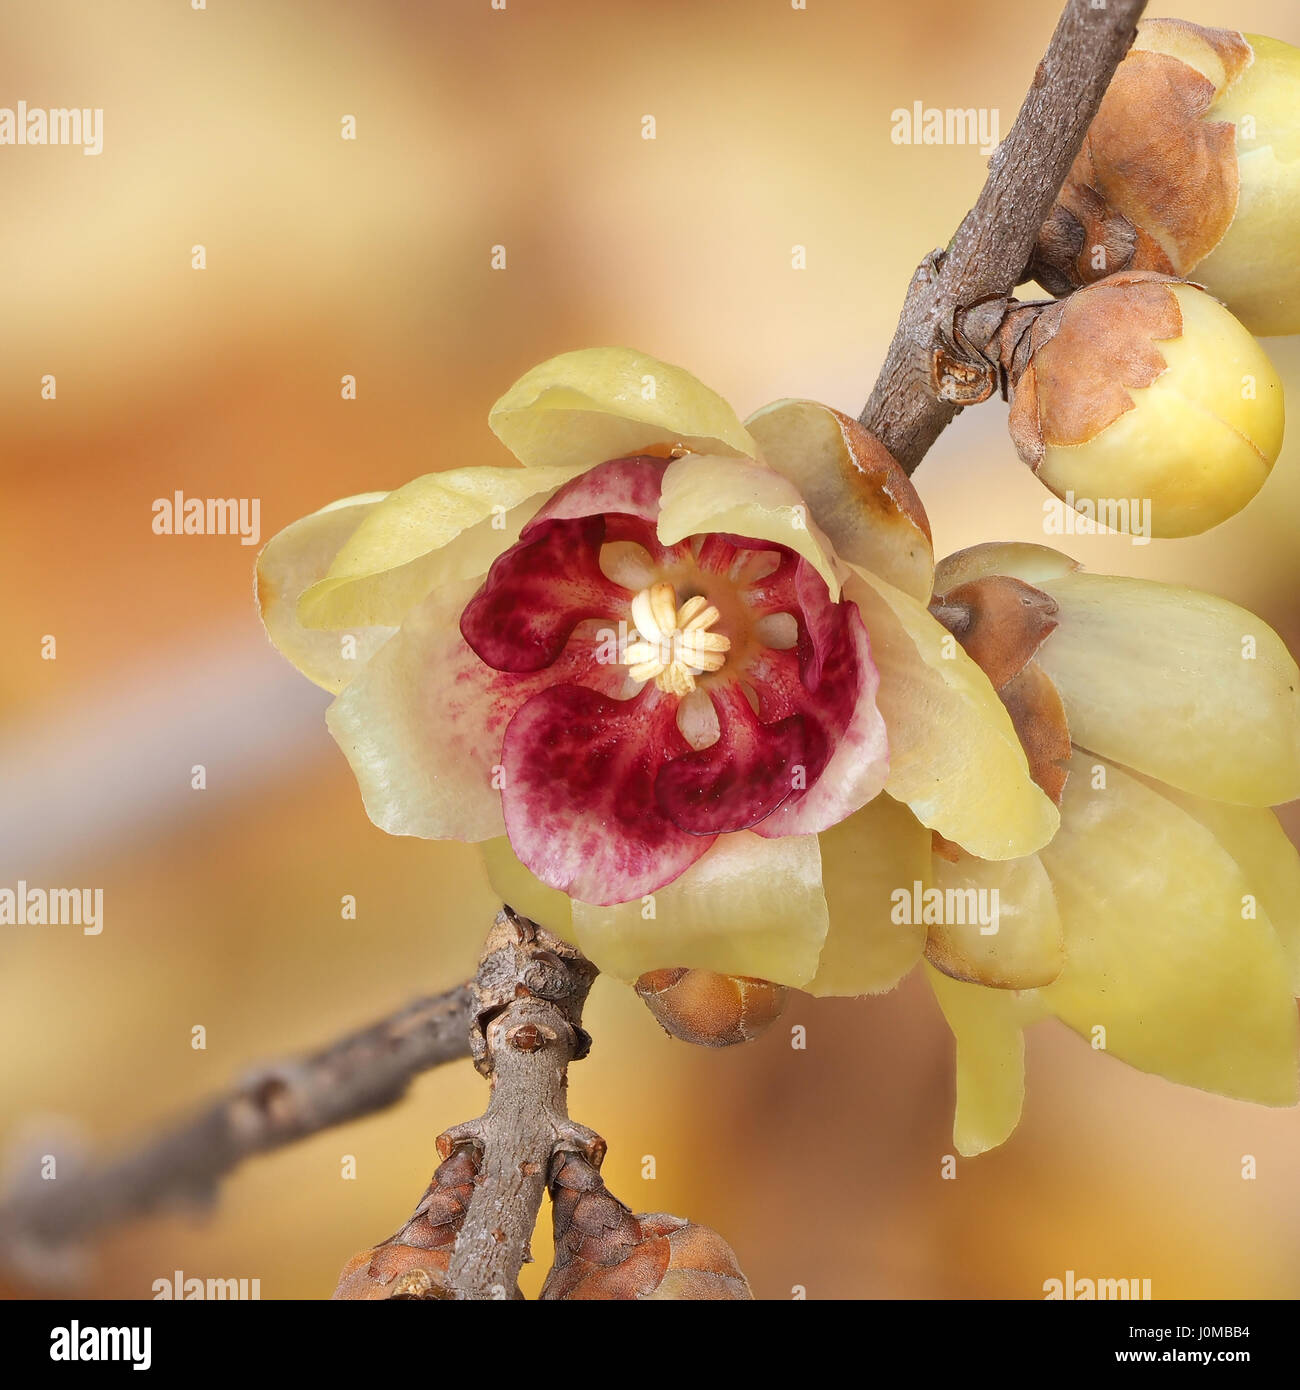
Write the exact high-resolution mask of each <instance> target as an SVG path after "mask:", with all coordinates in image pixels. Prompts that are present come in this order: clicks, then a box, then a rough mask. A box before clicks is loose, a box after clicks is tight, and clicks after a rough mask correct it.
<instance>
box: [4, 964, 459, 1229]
mask: <svg viewBox="0 0 1300 1390" xmlns="http://www.w3.org/2000/svg"><path fill="white" fill-rule="evenodd" d="M472 1007H473V1005H472V997H471V992H470V988H469V986H468V985H461V986H459V987H458V988H457V989H454V990H451V991H450V992H448V993H447V994H440V995H436V996H434V997H432V998H427V999H419V1000H416V1001H415V1002H414V1003H411V1004H408V1005H406V1007H405V1008H403V1009H401V1010H400V1011H399V1012H397V1013H395V1014H392V1015H391V1016H390V1017H388V1018H385V1019H383V1020H381V1021H380V1022H378V1023H376V1024H373V1025H372V1026H370V1027H368V1028H365V1029H363V1030H362V1031H360V1032H357V1033H353V1034H352V1035H350V1036H349V1037H345V1038H342V1039H340V1040H339V1041H337V1042H333V1043H331V1044H330V1045H329V1046H327V1047H325V1048H322V1049H321V1050H319V1051H317V1052H313V1053H309V1054H308V1055H307V1056H305V1057H299V1058H293V1059H290V1060H288V1061H284V1062H276V1063H272V1064H270V1065H267V1066H263V1067H260V1068H258V1069H257V1070H256V1071H255V1072H253V1073H251V1074H250V1075H249V1076H247V1077H246V1078H245V1079H244V1080H243V1081H241V1082H240V1083H239V1084H238V1085H237V1086H235V1087H234V1089H232V1090H231V1091H230V1092H229V1093H228V1094H226V1095H224V1096H222V1097H221V1098H220V1099H218V1100H216V1101H215V1102H213V1103H212V1104H210V1105H209V1106H207V1107H206V1108H205V1109H204V1110H202V1111H200V1112H199V1113H198V1114H196V1115H195V1116H193V1117H192V1118H190V1119H187V1120H184V1121H182V1122H181V1123H179V1124H177V1125H175V1126H174V1127H172V1128H170V1129H167V1130H165V1131H164V1132H163V1133H161V1134H160V1135H158V1136H157V1137H156V1138H153V1139H151V1140H149V1141H147V1142H146V1143H144V1144H142V1145H141V1146H140V1147H139V1148H138V1149H136V1150H134V1151H133V1152H130V1153H128V1154H126V1155H124V1156H123V1157H121V1158H119V1159H117V1160H116V1161H114V1162H112V1163H109V1164H107V1165H104V1166H102V1167H91V1168H87V1169H84V1170H81V1171H77V1170H76V1169H75V1168H74V1169H73V1170H72V1171H71V1172H68V1173H67V1175H66V1176H61V1177H59V1178H57V1179H55V1180H54V1181H52V1182H41V1181H36V1180H32V1181H30V1182H25V1183H23V1184H22V1186H21V1188H20V1189H19V1190H17V1191H15V1192H13V1193H12V1194H11V1195H10V1196H9V1197H8V1199H7V1200H6V1201H5V1203H4V1205H3V1206H0V1254H8V1255H11V1256H12V1255H17V1254H21V1253H24V1252H25V1253H28V1254H35V1255H39V1253H40V1251H41V1250H46V1251H53V1250H57V1249H58V1248H59V1247H62V1246H65V1245H67V1244H69V1243H72V1242H77V1241H80V1240H81V1239H83V1238H84V1237H86V1236H88V1235H90V1234H91V1233H93V1232H94V1231H96V1230H98V1229H101V1228H102V1227H104V1226H108V1225H110V1224H113V1223H115V1222H120V1221H125V1220H128V1219H130V1218H132V1217H138V1216H143V1215H146V1214H148V1213H150V1212H153V1211H157V1210H159V1209H161V1208H166V1207H170V1206H175V1205H178V1204H182V1205H184V1204H189V1205H194V1204H207V1203H209V1202H211V1201H212V1200H213V1198H214V1196H215V1194H216V1189H217V1186H218V1184H219V1182H220V1181H221V1179H222V1178H223V1177H225V1176H226V1174H227V1173H229V1172H230V1171H231V1170H232V1169H233V1168H235V1167H236V1166H237V1165H238V1164H239V1163H240V1162H241V1161H242V1160H243V1159H245V1158H247V1157H249V1156H250V1155H252V1154H256V1153H264V1152H266V1151H267V1150H268V1149H276V1148H281V1147H283V1146H284V1145H285V1144H290V1143H292V1142H293V1141H294V1140H297V1139H302V1138H304V1137H305V1136H307V1135H309V1134H315V1133H317V1132H318V1131H320V1130H323V1129H328V1128H330V1127H331V1126H332V1125H337V1124H342V1123H343V1122H344V1121H346V1120H352V1119H356V1118H357V1117H358V1116H360V1115H368V1114H370V1113H371V1112H372V1111H375V1110H382V1109H384V1108H386V1107H387V1106H389V1105H391V1104H392V1103H393V1102H394V1101H396V1100H398V1099H399V1098H400V1097H401V1096H402V1095H403V1094H404V1093H405V1091H406V1088H407V1086H408V1085H409V1083H410V1081H411V1079H412V1077H414V1076H417V1075H419V1073H420V1072H423V1071H427V1070H428V1069H429V1068H430V1067H436V1066H438V1065H439V1064H440V1063H442V1062H449V1061H452V1060H453V1059H455V1058H457V1057H466V1056H468V1055H469V1053H470V1042H469V1026H470V1016H471V1010H472Z"/></svg>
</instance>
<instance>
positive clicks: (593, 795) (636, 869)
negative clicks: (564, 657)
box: [501, 684, 713, 905]
mask: <svg viewBox="0 0 1300 1390" xmlns="http://www.w3.org/2000/svg"><path fill="white" fill-rule="evenodd" d="M676 707H677V701H676V700H675V699H673V698H670V697H666V696H663V695H661V694H660V692H659V691H657V690H656V689H655V688H654V687H653V686H647V687H646V688H645V689H644V690H643V691H642V692H641V693H640V694H639V695H638V696H636V698H635V699H632V700H611V699H609V698H608V697H606V696H605V695H602V694H599V693H598V692H597V691H594V690H590V689H587V688H586V687H584V686H578V685H569V684H564V685H553V686H550V687H549V688H548V689H546V690H543V691H541V692H539V693H538V694H536V695H534V696H533V697H532V699H530V700H528V701H527V702H526V703H525V704H524V705H522V706H521V707H520V709H519V710H518V712H517V713H516V714H515V716H514V718H513V719H512V720H511V721H510V724H509V726H508V727H507V729H506V736H505V742H504V745H503V747H502V752H501V760H502V766H503V769H504V773H505V779H504V780H505V785H504V788H503V790H502V807H503V810H504V812H505V821H506V833H507V834H508V835H509V837H510V843H511V845H512V846H513V847H514V851H515V853H516V854H517V855H518V856H519V858H520V859H521V860H522V861H523V863H524V864H526V865H527V866H528V868H529V869H531V870H532V871H533V873H534V874H536V875H537V877H538V878H540V879H541V880H542V882H543V883H548V884H550V885H551V887H552V888H558V889H560V890H561V891H562V892H566V893H569V894H571V895H572V896H574V897H576V898H578V899H580V900H581V901H583V902H589V903H595V904H600V905H603V904H609V903H619V902H627V901H628V900H629V899H631V898H637V897H641V896H642V895H643V894H646V893H653V892H654V891H655V890H656V889H657V888H662V887H663V886H664V884H666V883H671V882H672V880H673V879H675V878H676V877H677V876H678V875H679V874H680V873H682V872H683V871H684V870H685V869H687V868H689V867H690V866H691V865H692V864H693V863H694V862H695V861H696V860H697V859H699V858H700V856H701V855H702V854H704V852H705V851H706V850H707V849H708V847H709V846H710V845H711V844H712V843H713V837H712V836H711V835H692V834H689V833H687V832H686V831H684V830H682V829H680V828H679V827H678V826H676V825H674V824H673V822H672V821H671V820H670V819H669V818H668V817H667V816H666V815H665V814H664V813H663V812H662V811H661V810H660V808H659V806H658V804H657V803H656V800H655V777H656V774H657V773H658V771H659V769H660V767H661V766H662V765H663V763H664V762H665V760H667V759H669V758H674V757H680V756H681V755H682V754H683V753H685V752H688V751H689V745H688V744H687V743H686V740H685V739H684V738H683V737H682V735H681V733H680V731H679V730H678V728H677V720H676V712H677V711H676Z"/></svg>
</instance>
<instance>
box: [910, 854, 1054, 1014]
mask: <svg viewBox="0 0 1300 1390" xmlns="http://www.w3.org/2000/svg"><path fill="white" fill-rule="evenodd" d="M934 886H935V888H937V889H939V890H940V891H941V892H942V893H943V894H944V895H945V896H944V901H945V904H948V903H951V904H952V907H953V911H951V912H947V913H945V920H944V921H943V922H939V923H936V924H934V925H932V926H931V927H930V929H929V937H928V940H927V942H926V948H925V954H926V959H927V960H928V961H929V962H930V964H931V965H933V966H934V967H935V968H936V969H938V970H942V971H943V973H944V974H945V975H950V976H952V978H953V979H955V980H965V981H967V982H969V983H971V984H979V985H987V986H988V987H990V988H992V989H1034V988H1035V987H1037V986H1038V985H1047V984H1051V982H1052V981H1053V980H1054V979H1056V977H1057V976H1058V975H1059V974H1060V973H1061V967H1062V966H1063V965H1064V964H1065V947H1064V942H1063V938H1062V934H1061V915H1060V913H1059V911H1058V910H1057V906H1056V897H1055V894H1054V893H1053V892H1052V881H1051V879H1050V878H1049V877H1048V875H1047V870H1046V869H1045V868H1044V867H1043V863H1042V859H1041V858H1040V857H1039V856H1038V855H1036V854H1031V855H1027V856H1026V857H1025V858H1023V859H1003V860H1000V861H999V860H989V859H976V858H975V857H974V856H973V855H970V854H966V853H964V852H961V851H959V852H958V858H957V862H956V863H955V864H954V863H950V862H949V861H948V860H947V859H945V858H943V857H942V856H941V855H935V857H934ZM957 917H960V919H961V920H960V921H958V920H955V919H956V918H957Z"/></svg>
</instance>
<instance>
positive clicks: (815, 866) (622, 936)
mask: <svg viewBox="0 0 1300 1390" xmlns="http://www.w3.org/2000/svg"><path fill="white" fill-rule="evenodd" d="M826 920H827V916H826V899H825V898H824V897H823V895H822V886H821V855H820V853H819V851H818V848H817V836H816V835H789V836H785V837H783V838H781V839H776V840H766V839H763V838H762V837H760V836H758V835H755V834H753V833H752V832H750V831H747V830H746V831H739V832H737V833H736V834H731V835H720V836H719V837H718V838H717V840H715V841H714V843H713V845H712V846H711V847H710V849H709V850H708V852H707V853H706V854H705V855H704V857H703V858H702V859H699V860H697V862H696V863H694V864H692V865H691V867H690V868H689V869H687V870H686V872H685V873H684V874H682V875H681V877H680V878H677V879H675V880H674V881H673V882H672V883H670V884H668V885H667V886H666V887H663V888H660V889H659V890H658V891H657V892H655V893H652V894H649V895H648V896H647V897H645V898H639V899H637V900H635V901H633V902H629V903H619V904H617V905H616V906H613V907H594V906H592V905H591V904H589V903H583V902H578V901H577V900H576V899H575V900H574V903H573V926H574V930H575V932H576V933H577V938H578V945H579V946H580V948H581V949H582V951H583V954H584V955H586V956H587V958H588V959H589V960H591V961H593V962H594V963H595V964H596V965H597V966H599V967H600V969H601V970H602V971H604V972H605V973H606V974H609V975H616V976H618V977H619V978H620V979H624V980H635V979H636V978H637V976H638V975H643V974H644V973H645V972H646V971H647V970H659V969H664V968H667V967H669V966H675V965H683V966H693V967H695V968H696V969H698V970H716V971H717V972H718V973H719V974H721V975H755V976H758V977H759V978H760V979H764V980H772V981H774V982H775V983H777V984H782V985H802V984H804V983H805V982H806V981H807V980H809V979H811V978H812V975H813V973H814V972H815V971H816V969H817V957H818V956H819V955H820V953H821V949H822V943H823V942H824V941H825V939H826Z"/></svg>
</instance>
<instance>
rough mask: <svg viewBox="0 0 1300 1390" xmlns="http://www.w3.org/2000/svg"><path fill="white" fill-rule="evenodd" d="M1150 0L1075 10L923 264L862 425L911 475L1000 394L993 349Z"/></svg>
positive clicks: (1106, 0)
mask: <svg viewBox="0 0 1300 1390" xmlns="http://www.w3.org/2000/svg"><path fill="white" fill-rule="evenodd" d="M1145 8H1146V0H1102V4H1101V5H1099V6H1098V5H1095V3H1094V0H1068V3H1067V4H1066V6H1065V10H1064V12H1063V13H1062V15H1061V18H1060V22H1059V23H1058V24H1057V26H1056V32H1055V33H1054V34H1053V35H1052V41H1051V43H1050V44H1049V45H1048V49H1047V53H1046V54H1045V55H1044V57H1043V60H1042V62H1040V63H1039V65H1038V68H1037V70H1036V71H1035V73H1034V80H1033V83H1032V84H1031V86H1030V88H1029V93H1028V95H1027V96H1026V97H1025V101H1024V105H1023V106H1022V107H1021V108H1020V114H1019V115H1018V116H1017V117H1016V123H1015V125H1014V126H1012V128H1011V131H1010V133H1009V134H1008V135H1007V138H1006V139H1005V140H1004V141H1003V142H1002V144H1001V145H999V146H998V148H997V150H996V151H994V154H993V158H992V159H991V160H990V161H989V176H988V180H987V181H986V182H985V184H984V189H983V191H982V192H981V193H980V196H979V198H978V200H977V201H976V203H975V206H974V207H973V208H972V209H971V210H970V212H969V213H967V215H966V217H965V218H964V219H963V221H962V224H961V226H960V227H958V229H957V232H956V235H954V237H953V239H952V242H951V243H950V245H949V246H948V249H947V250H946V251H934V252H932V253H931V254H930V255H929V256H927V257H926V258H925V260H924V261H922V262H921V264H920V266H919V267H918V268H917V271H916V273H915V274H914V275H913V277H912V282H911V284H910V285H909V287H908V291H907V297H906V299H905V301H904V303H903V311H902V314H901V315H900V317H899V320H898V327H897V329H896V330H895V332H894V339H893V342H892V343H891V344H890V346H889V352H888V353H887V355H886V357H885V362H884V365H883V366H882V367H881V370H880V375H879V376H878V377H877V379H876V384H875V387H874V388H873V390H872V392H871V399H870V400H869V401H868V402H867V404H866V405H865V406H864V407H863V411H862V415H861V416H860V417H859V418H860V419H861V421H862V424H863V425H865V426H866V428H867V429H868V430H870V431H871V433H872V434H874V435H875V436H876V438H877V439H879V440H880V442H881V443H882V444H883V445H884V446H885V447H886V448H887V449H888V450H889V452H890V453H891V454H893V456H894V457H895V458H896V459H897V460H898V461H899V463H900V464H902V466H903V467H904V468H905V469H906V470H907V471H908V472H909V473H911V472H913V471H914V470H915V469H916V467H917V465H918V464H919V463H920V462H921V460H922V459H923V458H924V457H925V455H926V453H927V451H928V450H929V449H930V447H931V445H932V444H933V443H934V441H935V440H936V439H938V437H939V435H940V434H941V433H942V432H943V430H944V429H945V428H946V427H947V426H948V425H949V424H950V423H951V422H952V420H953V418H954V417H955V416H956V415H957V414H958V412H959V411H960V410H961V409H962V407H963V406H966V405H974V404H977V403H978V402H979V401H983V400H987V399H988V397H989V396H991V395H992V394H993V392H994V390H995V389H996V387H997V384H998V364H997V360H996V354H994V353H991V352H990V345H991V344H992V343H993V342H994V339H995V338H996V335H997V332H998V328H999V326H1000V325H1001V322H1002V318H1003V315H1004V314H1005V312H1006V309H1007V303H1008V299H1009V296H1010V294H1011V292H1012V290H1013V289H1014V288H1015V287H1016V285H1018V284H1019V283H1020V282H1021V280H1022V279H1023V278H1024V274H1025V268H1026V266H1027V265H1028V264H1029V260H1030V255H1031V253H1032V251H1033V247H1034V242H1035V239H1036V238H1037V236H1038V232H1039V229H1040V228H1041V227H1042V225H1043V223H1044V221H1045V220H1046V218H1047V214H1048V212H1049V211H1050V210H1051V207H1052V204H1053V203H1054V202H1055V200H1056V195H1057V194H1058V193H1059V192H1060V189H1061V185H1062V184H1063V183H1064V182H1065V178H1066V175H1067V174H1068V173H1069V172H1070V166H1071V165H1072V164H1073V163H1074V158H1075V156H1076V155H1077V154H1078V153H1079V149H1080V147H1081V146H1082V145H1083V139H1084V136H1085V135H1086V134H1087V132H1088V126H1089V125H1090V124H1091V123H1092V118H1093V117H1094V116H1095V115H1096V114H1097V108H1098V106H1099V105H1100V104H1101V99H1102V97H1103V95H1104V94H1105V91H1106V88H1107V86H1108V85H1109V83H1110V79H1111V77H1112V75H1113V74H1114V72H1115V69H1116V68H1117V67H1118V66H1119V63H1120V60H1121V59H1122V58H1123V57H1124V55H1125V53H1127V52H1128V49H1129V46H1130V44H1131V43H1132V42H1133V37H1134V34H1135V33H1136V29H1137V22H1138V19H1139V18H1140V17H1141V14H1142V11H1143V10H1144V9H1145Z"/></svg>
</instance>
